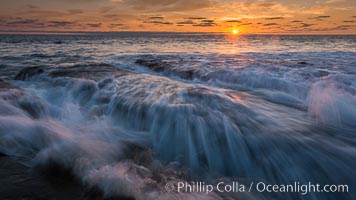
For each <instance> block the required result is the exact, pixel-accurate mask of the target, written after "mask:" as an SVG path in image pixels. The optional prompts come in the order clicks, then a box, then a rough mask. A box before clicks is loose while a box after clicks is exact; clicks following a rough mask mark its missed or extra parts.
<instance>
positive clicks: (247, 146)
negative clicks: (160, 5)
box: [0, 32, 356, 200]
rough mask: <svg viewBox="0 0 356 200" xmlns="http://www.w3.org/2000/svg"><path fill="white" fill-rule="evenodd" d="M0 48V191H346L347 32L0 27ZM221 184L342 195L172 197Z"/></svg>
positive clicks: (351, 57)
mask: <svg viewBox="0 0 356 200" xmlns="http://www.w3.org/2000/svg"><path fill="white" fill-rule="evenodd" d="M0 47H1V48H0V158H1V160H2V161H1V162H2V163H3V164H2V165H0V175H1V176H2V177H5V178H4V180H6V181H0V183H1V184H2V185H3V184H9V186H8V187H3V188H2V189H1V190H0V197H1V198H8V199H20V198H28V199H36V198H37V199H38V198H44V199H100V198H118V199H202V200H203V199H204V200H206V199H296V200H304V199H308V200H310V199H311V200H317V199H323V200H325V199H330V200H334V199H356V190H355V187H356V180H355V177H356V170H355V166H356V36H355V35H239V36H232V35H228V34H221V33H137V32H136V33H135V32H133V33H130V32H127V33H69V34H18V35H10V34H2V35H0ZM4 163H5V164H4ZM14 170H15V171H16V173H15V174H12V175H9V174H8V172H9V171H10V172H11V171H14ZM221 180H224V182H225V183H227V182H238V183H240V184H245V185H251V183H254V184H255V185H256V183H265V184H277V185H286V184H290V185H292V184H296V183H298V184H310V183H312V184H320V185H322V186H325V185H335V186H338V185H347V186H348V188H349V189H348V191H347V192H340V191H337V192H336V191H335V192H330V191H328V192H327V191H326V190H324V191H319V192H316V191H311V192H310V193H308V194H301V193H300V192H296V191H294V192H281V191H279V192H268V191H263V192H261V191H259V189H258V188H252V190H251V191H248V192H246V191H245V192H241V191H240V192H219V191H211V192H208V193H207V192H199V191H196V190H195V191H190V192H189V191H186V192H179V191H176V190H174V191H173V189H177V188H174V187H177V185H179V183H181V182H184V183H188V182H197V181H203V182H204V184H205V185H208V184H210V185H214V184H216V183H219V182H220V181H221ZM10 183H11V184H10ZM167 183H169V184H172V187H173V189H172V190H171V188H167ZM10 185H12V186H10ZM68 185H69V186H68ZM252 185H253V184H252ZM68 187H69V188H68ZM63 188H64V189H63ZM73 188H74V189H73ZM168 189H169V190H168ZM260 189H261V188H260ZM324 189H325V188H324Z"/></svg>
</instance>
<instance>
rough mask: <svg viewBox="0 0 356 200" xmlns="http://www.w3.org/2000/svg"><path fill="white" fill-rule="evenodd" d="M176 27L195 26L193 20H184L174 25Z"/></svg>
mask: <svg viewBox="0 0 356 200" xmlns="http://www.w3.org/2000/svg"><path fill="white" fill-rule="evenodd" d="M176 24H177V25H192V24H196V23H195V22H194V21H193V20H185V21H180V22H177V23H176Z"/></svg>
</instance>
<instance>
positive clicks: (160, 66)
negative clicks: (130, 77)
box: [135, 59, 166, 72]
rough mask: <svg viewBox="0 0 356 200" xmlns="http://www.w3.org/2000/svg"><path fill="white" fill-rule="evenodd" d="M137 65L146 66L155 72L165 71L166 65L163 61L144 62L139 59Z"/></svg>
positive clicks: (151, 60)
mask: <svg viewBox="0 0 356 200" xmlns="http://www.w3.org/2000/svg"><path fill="white" fill-rule="evenodd" d="M135 63H136V64H139V65H142V66H145V67H148V68H150V69H151V70H153V71H155V72H162V71H164V69H165V66H166V63H164V62H162V61H158V60H154V59H150V60H142V59H138V60H136V62H135Z"/></svg>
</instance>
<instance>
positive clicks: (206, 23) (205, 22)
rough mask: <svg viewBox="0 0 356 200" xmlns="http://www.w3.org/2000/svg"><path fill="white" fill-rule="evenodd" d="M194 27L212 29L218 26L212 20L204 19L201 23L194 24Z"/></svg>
mask: <svg viewBox="0 0 356 200" xmlns="http://www.w3.org/2000/svg"><path fill="white" fill-rule="evenodd" d="M193 26H200V27H211V26H217V24H216V23H215V21H214V20H212V19H203V20H201V21H200V23H197V24H193Z"/></svg>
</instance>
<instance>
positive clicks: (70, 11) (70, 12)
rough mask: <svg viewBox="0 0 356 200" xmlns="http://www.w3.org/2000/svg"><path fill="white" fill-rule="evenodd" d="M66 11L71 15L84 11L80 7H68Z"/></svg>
mask: <svg viewBox="0 0 356 200" xmlns="http://www.w3.org/2000/svg"><path fill="white" fill-rule="evenodd" d="M68 13H69V14H71V15H76V14H82V13H84V11H82V10H80V9H69V10H68Z"/></svg>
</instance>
